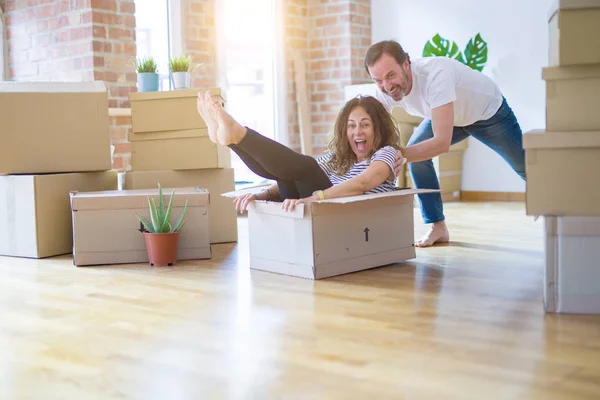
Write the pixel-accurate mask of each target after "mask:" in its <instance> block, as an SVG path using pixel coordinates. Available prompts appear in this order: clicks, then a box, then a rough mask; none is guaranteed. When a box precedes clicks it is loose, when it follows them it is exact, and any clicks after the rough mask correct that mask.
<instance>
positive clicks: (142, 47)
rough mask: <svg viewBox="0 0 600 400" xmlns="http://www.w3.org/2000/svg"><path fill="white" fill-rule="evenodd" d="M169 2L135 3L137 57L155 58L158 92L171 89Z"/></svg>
mask: <svg viewBox="0 0 600 400" xmlns="http://www.w3.org/2000/svg"><path fill="white" fill-rule="evenodd" d="M167 10H168V0H143V1H136V2H135V18H136V28H135V34H136V42H137V57H138V58H140V57H154V59H155V60H156V63H157V64H158V73H159V87H158V90H169V89H170V77H169V17H168V12H167Z"/></svg>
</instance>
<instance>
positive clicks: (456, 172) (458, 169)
mask: <svg viewBox="0 0 600 400" xmlns="http://www.w3.org/2000/svg"><path fill="white" fill-rule="evenodd" d="M462 159H463V152H462V151H450V152H448V153H444V154H440V155H439V156H438V157H434V158H433V159H432V162H433V168H434V169H435V172H436V174H437V176H438V180H439V183H440V190H441V195H442V201H443V202H445V203H447V202H453V201H460V191H461V185H462ZM406 186H407V187H409V188H412V187H414V186H415V184H414V182H413V181H412V177H411V175H410V170H408V169H407V171H406Z"/></svg>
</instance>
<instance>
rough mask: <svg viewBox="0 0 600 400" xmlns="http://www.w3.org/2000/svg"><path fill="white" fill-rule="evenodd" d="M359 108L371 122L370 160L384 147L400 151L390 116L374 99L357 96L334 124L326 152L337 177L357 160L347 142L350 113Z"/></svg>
mask: <svg viewBox="0 0 600 400" xmlns="http://www.w3.org/2000/svg"><path fill="white" fill-rule="evenodd" d="M356 107H362V108H364V109H365V111H366V112H367V114H369V116H370V117H371V120H373V130H374V135H373V149H372V152H371V154H369V157H370V156H372V155H373V153H375V152H376V151H377V150H379V149H381V148H382V147H385V146H392V147H394V148H395V149H399V148H400V132H399V131H398V127H397V126H396V123H395V122H394V119H393V118H392V116H391V114H390V113H389V112H388V111H387V110H386V109H385V107H384V106H383V104H381V102H380V101H379V100H377V99H376V98H375V97H373V96H358V97H355V98H353V99H351V100H349V101H348V102H347V103H346V104H345V105H344V108H342V110H341V111H340V113H339V114H338V116H337V119H336V121H335V127H334V129H333V132H332V135H331V138H330V140H329V145H328V149H329V150H330V151H331V152H333V156H332V158H331V159H330V161H329V164H330V166H331V167H332V169H333V170H334V171H335V172H336V174H337V175H344V174H345V173H346V172H348V170H349V169H350V168H351V167H352V165H354V164H355V163H356V162H357V161H358V160H357V158H356V154H354V152H353V151H352V148H351V147H350V143H348V135H347V130H348V118H349V116H350V113H351V112H352V110H354V109H355V108H356Z"/></svg>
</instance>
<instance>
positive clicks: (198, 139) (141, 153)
mask: <svg viewBox="0 0 600 400" xmlns="http://www.w3.org/2000/svg"><path fill="white" fill-rule="evenodd" d="M129 140H130V141H131V168H132V169H133V170H134V171H161V170H190V169H191V170H194V169H205V168H230V167H231V150H230V149H229V147H227V146H221V145H217V144H215V143H214V142H212V141H211V140H210V138H209V137H208V130H207V129H206V128H202V129H191V130H180V131H163V132H151V133H134V134H132V135H130V137H129Z"/></svg>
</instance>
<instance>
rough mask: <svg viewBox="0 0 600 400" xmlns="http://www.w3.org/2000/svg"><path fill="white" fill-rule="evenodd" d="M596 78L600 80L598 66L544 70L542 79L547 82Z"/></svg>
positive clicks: (574, 66) (546, 68) (562, 67)
mask: <svg viewBox="0 0 600 400" xmlns="http://www.w3.org/2000/svg"><path fill="white" fill-rule="evenodd" d="M594 78H600V65H598V64H589V65H569V66H557V67H543V68H542V79H544V80H545V81H554V80H565V79H594Z"/></svg>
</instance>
